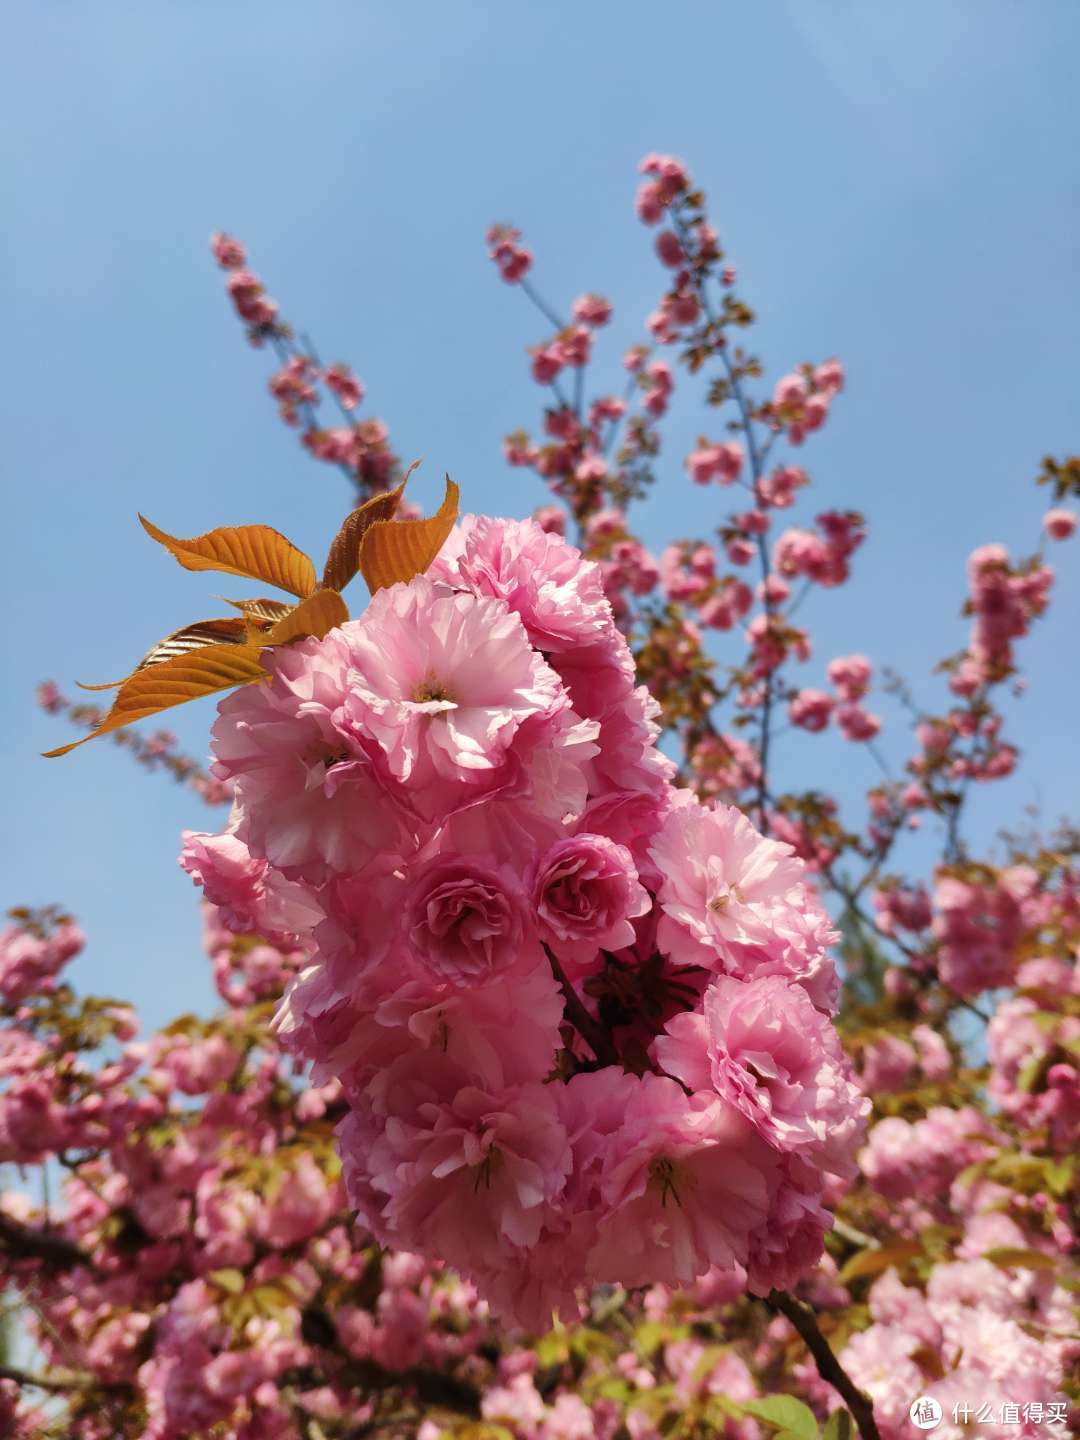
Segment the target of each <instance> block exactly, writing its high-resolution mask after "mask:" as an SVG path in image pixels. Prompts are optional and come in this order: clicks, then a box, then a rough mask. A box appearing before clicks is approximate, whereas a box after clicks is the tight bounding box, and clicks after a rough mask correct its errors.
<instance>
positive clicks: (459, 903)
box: [405, 855, 538, 987]
mask: <svg viewBox="0 0 1080 1440" xmlns="http://www.w3.org/2000/svg"><path fill="white" fill-rule="evenodd" d="M405 931H406V934H407V935H408V938H409V944H410V950H411V956H412V959H413V962H414V964H415V965H416V966H417V967H418V969H419V970H420V972H421V973H422V974H423V975H425V976H427V977H429V978H431V979H433V980H435V981H436V982H444V983H446V984H449V985H454V986H462V987H469V986H476V985H487V984H490V983H491V981H492V980H494V979H496V978H497V977H498V976H500V975H502V974H504V973H506V972H508V971H510V970H512V969H515V968H518V969H527V968H529V967H530V966H531V965H533V964H535V963H536V961H537V959H538V950H537V944H536V939H535V933H534V930H533V925H532V921H531V917H530V914H529V909H528V906H527V904H526V900H525V895H524V892H523V891H522V889H521V887H520V885H519V883H518V881H517V878H516V877H515V875H514V873H513V872H512V871H511V870H510V869H509V868H508V867H505V866H504V867H497V866H495V865H493V864H486V865H485V864H480V863H478V862H477V861H475V860H471V859H467V858H456V857H454V856H452V855H449V856H445V857H442V858H440V859H436V860H434V861H432V862H431V863H430V864H428V865H425V866H422V867H421V868H420V869H419V870H417V871H416V872H414V873H413V874H412V875H411V876H410V880H409V890H408V894H407V897H406V900H405Z"/></svg>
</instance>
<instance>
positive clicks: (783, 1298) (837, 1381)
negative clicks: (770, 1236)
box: [765, 1290, 881, 1440]
mask: <svg viewBox="0 0 1080 1440" xmlns="http://www.w3.org/2000/svg"><path fill="white" fill-rule="evenodd" d="M765 1303H766V1305H768V1307H769V1309H770V1310H776V1311H778V1312H779V1314H781V1315H783V1316H784V1318H785V1319H786V1320H790V1322H791V1324H792V1325H794V1327H795V1329H796V1330H797V1331H798V1332H799V1334H800V1335H801V1336H802V1338H803V1341H804V1343H805V1345H806V1348H807V1349H808V1350H809V1351H810V1354H811V1355H812V1356H813V1357H814V1364H815V1365H816V1366H817V1371H818V1374H819V1375H820V1376H821V1378H822V1379H823V1380H824V1381H825V1382H826V1383H827V1384H829V1385H831V1386H832V1387H833V1389H834V1390H835V1391H836V1392H837V1394H838V1395H839V1396H840V1398H841V1399H842V1400H843V1401H844V1404H845V1405H846V1406H847V1407H848V1409H849V1410H850V1411H851V1418H852V1419H853V1420H854V1421H855V1424H856V1425H857V1426H858V1427H859V1434H860V1435H861V1436H862V1440H881V1437H880V1435H879V1434H878V1428H877V1421H876V1420H875V1419H874V1406H873V1402H872V1401H871V1399H870V1397H869V1395H865V1394H864V1393H863V1392H862V1391H861V1390H859V1389H857V1388H856V1386H855V1382H854V1381H853V1380H852V1379H851V1376H850V1375H849V1374H848V1373H847V1371H846V1370H845V1369H844V1367H843V1366H842V1365H841V1364H840V1361H839V1360H837V1358H836V1356H835V1355H834V1354H833V1352H832V1350H831V1349H830V1348H829V1342H828V1341H827V1340H826V1339H825V1336H824V1335H823V1334H822V1333H821V1331H820V1330H819V1329H818V1323H817V1317H816V1316H815V1314H814V1312H813V1310H811V1309H810V1306H809V1305H804V1304H803V1302H802V1301H801V1300H796V1299H795V1296H794V1295H788V1294H787V1292H786V1291H784V1290H774V1291H773V1292H772V1293H771V1294H770V1295H769V1297H768V1299H767V1300H766V1301H765Z"/></svg>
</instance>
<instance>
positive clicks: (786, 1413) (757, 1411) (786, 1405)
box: [742, 1395, 818, 1440]
mask: <svg viewBox="0 0 1080 1440" xmlns="http://www.w3.org/2000/svg"><path fill="white" fill-rule="evenodd" d="M742 1408H743V1410H744V1411H745V1412H746V1414H747V1415H753V1417H754V1418H755V1420H764V1421H765V1422H766V1424H768V1425H775V1426H776V1428H777V1430H782V1431H784V1432H785V1434H790V1435H791V1436H792V1437H794V1440H817V1437H818V1423H817V1418H816V1417H815V1415H814V1412H813V1411H812V1410H811V1409H810V1407H809V1405H804V1404H803V1402H802V1401H801V1400H796V1399H795V1396H794V1395H766V1397H765V1398H764V1399H763V1400H750V1401H748V1402H747V1403H746V1404H745V1405H744V1406H743V1407H742Z"/></svg>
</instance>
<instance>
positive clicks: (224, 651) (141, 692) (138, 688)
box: [44, 645, 266, 760]
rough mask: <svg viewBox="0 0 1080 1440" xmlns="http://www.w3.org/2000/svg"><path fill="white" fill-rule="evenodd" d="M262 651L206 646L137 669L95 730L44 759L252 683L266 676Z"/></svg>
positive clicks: (46, 754)
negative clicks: (201, 698)
mask: <svg viewBox="0 0 1080 1440" xmlns="http://www.w3.org/2000/svg"><path fill="white" fill-rule="evenodd" d="M259 655H260V649H259V647H258V646H256V645H203V646H202V647H201V648H200V649H198V650H192V651H190V652H189V653H187V654H182V655H174V656H173V657H172V659H171V660H163V661H162V662H161V664H160V665H151V666H150V667H149V668H147V669H145V670H136V671H135V673H134V674H133V675H129V676H128V678H127V679H126V680H125V681H124V683H123V684H122V685H121V686H120V689H119V690H118V691H117V695H116V699H115V700H114V701H113V705H112V709H111V710H110V711H109V713H108V715H106V717H105V719H104V720H103V721H102V723H101V724H100V725H99V726H98V727H97V729H96V730H93V731H91V733H90V734H89V735H84V736H83V738H82V739H81V740H75V741H73V742H72V743H71V744H70V745H61V746H60V747H59V748H58V749H56V750H46V751H45V752H44V754H45V758H46V759H47V760H52V759H54V758H55V757H56V756H58V755H66V754H67V753H68V751H69V750H75V749H77V747H78V746H80V745H85V744H86V742H87V740H93V739H94V737H95V736H96V735H105V734H108V732H109V731H110V730H119V729H121V727H122V726H124V725H130V724H131V722H132V721H133V720H141V719H143V718H144V717H145V716H147V715H156V714H157V713H158V711H159V710H168V709H169V708H170V707H171V706H173V705H182V704H183V703H184V702H185V701H186V700H196V699H198V698H199V696H201V695H212V694H214V692H215V691H217V690H230V689H231V688H232V687H233V686H234V685H248V684H250V683H251V682H252V681H253V680H262V679H264V678H265V676H266V671H265V670H264V669H263V667H262V665H261V664H260V662H259Z"/></svg>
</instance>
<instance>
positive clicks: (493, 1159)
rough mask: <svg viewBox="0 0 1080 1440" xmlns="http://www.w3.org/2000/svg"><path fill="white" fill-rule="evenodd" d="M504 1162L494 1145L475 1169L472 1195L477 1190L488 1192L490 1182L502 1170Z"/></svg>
mask: <svg viewBox="0 0 1080 1440" xmlns="http://www.w3.org/2000/svg"><path fill="white" fill-rule="evenodd" d="M505 1163H506V1162H505V1161H504V1160H503V1155H502V1151H501V1150H496V1148H495V1147H494V1145H493V1146H492V1147H491V1149H490V1150H489V1151H488V1152H487V1154H486V1155H485V1156H484V1158H483V1160H481V1162H480V1164H479V1165H477V1167H476V1178H475V1179H474V1180H473V1193H474V1194H475V1193H476V1191H478V1190H490V1189H491V1181H492V1179H493V1178H494V1176H496V1175H497V1174H498V1173H499V1171H500V1170H501V1169H502V1167H503V1165H504V1164H505Z"/></svg>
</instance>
